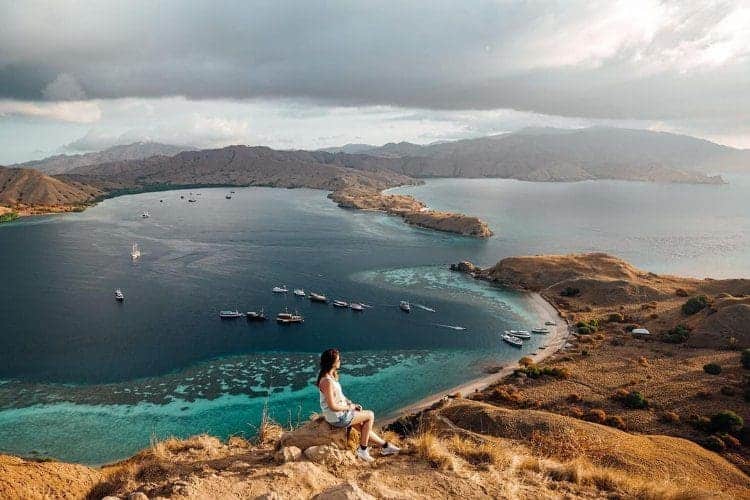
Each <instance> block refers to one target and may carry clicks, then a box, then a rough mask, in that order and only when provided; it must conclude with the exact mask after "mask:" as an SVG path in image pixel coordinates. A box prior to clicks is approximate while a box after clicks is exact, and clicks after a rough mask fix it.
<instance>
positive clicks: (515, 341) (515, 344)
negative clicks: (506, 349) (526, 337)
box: [503, 333, 523, 347]
mask: <svg viewBox="0 0 750 500" xmlns="http://www.w3.org/2000/svg"><path fill="white" fill-rule="evenodd" d="M503 340H504V341H505V342H507V343H509V344H510V345H512V346H513V347H523V340H521V339H519V338H517V337H514V336H513V335H508V334H507V333H506V334H505V335H503Z"/></svg>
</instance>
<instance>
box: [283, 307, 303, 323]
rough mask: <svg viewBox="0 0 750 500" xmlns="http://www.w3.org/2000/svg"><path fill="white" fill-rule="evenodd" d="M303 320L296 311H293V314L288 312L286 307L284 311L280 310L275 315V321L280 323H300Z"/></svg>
mask: <svg viewBox="0 0 750 500" xmlns="http://www.w3.org/2000/svg"><path fill="white" fill-rule="evenodd" d="M304 321H305V318H303V317H302V316H300V315H299V314H298V313H297V311H294V314H292V313H290V312H289V310H288V309H284V312H280V313H279V314H277V315H276V322H277V323H281V324H282V325H289V324H292V323H302V322H304Z"/></svg>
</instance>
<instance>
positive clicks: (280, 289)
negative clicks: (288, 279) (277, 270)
mask: <svg viewBox="0 0 750 500" xmlns="http://www.w3.org/2000/svg"><path fill="white" fill-rule="evenodd" d="M271 291H272V292H273V293H286V292H288V291H289V289H288V288H287V287H286V285H283V286H275V287H273V288H272V289H271Z"/></svg>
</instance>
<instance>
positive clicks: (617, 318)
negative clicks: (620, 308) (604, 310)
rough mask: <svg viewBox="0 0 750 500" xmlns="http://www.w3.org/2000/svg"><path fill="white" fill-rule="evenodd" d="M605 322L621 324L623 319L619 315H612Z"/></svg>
mask: <svg viewBox="0 0 750 500" xmlns="http://www.w3.org/2000/svg"><path fill="white" fill-rule="evenodd" d="M607 321H608V322H610V323H622V322H623V321H625V318H624V317H623V315H622V314H620V313H612V314H610V315H609V317H608V318H607Z"/></svg>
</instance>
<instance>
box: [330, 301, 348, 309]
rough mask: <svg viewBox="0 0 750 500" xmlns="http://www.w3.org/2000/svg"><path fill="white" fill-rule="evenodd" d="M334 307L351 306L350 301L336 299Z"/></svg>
mask: <svg viewBox="0 0 750 500" xmlns="http://www.w3.org/2000/svg"><path fill="white" fill-rule="evenodd" d="M333 307H349V303H348V302H344V301H343V300H334V301H333Z"/></svg>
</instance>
